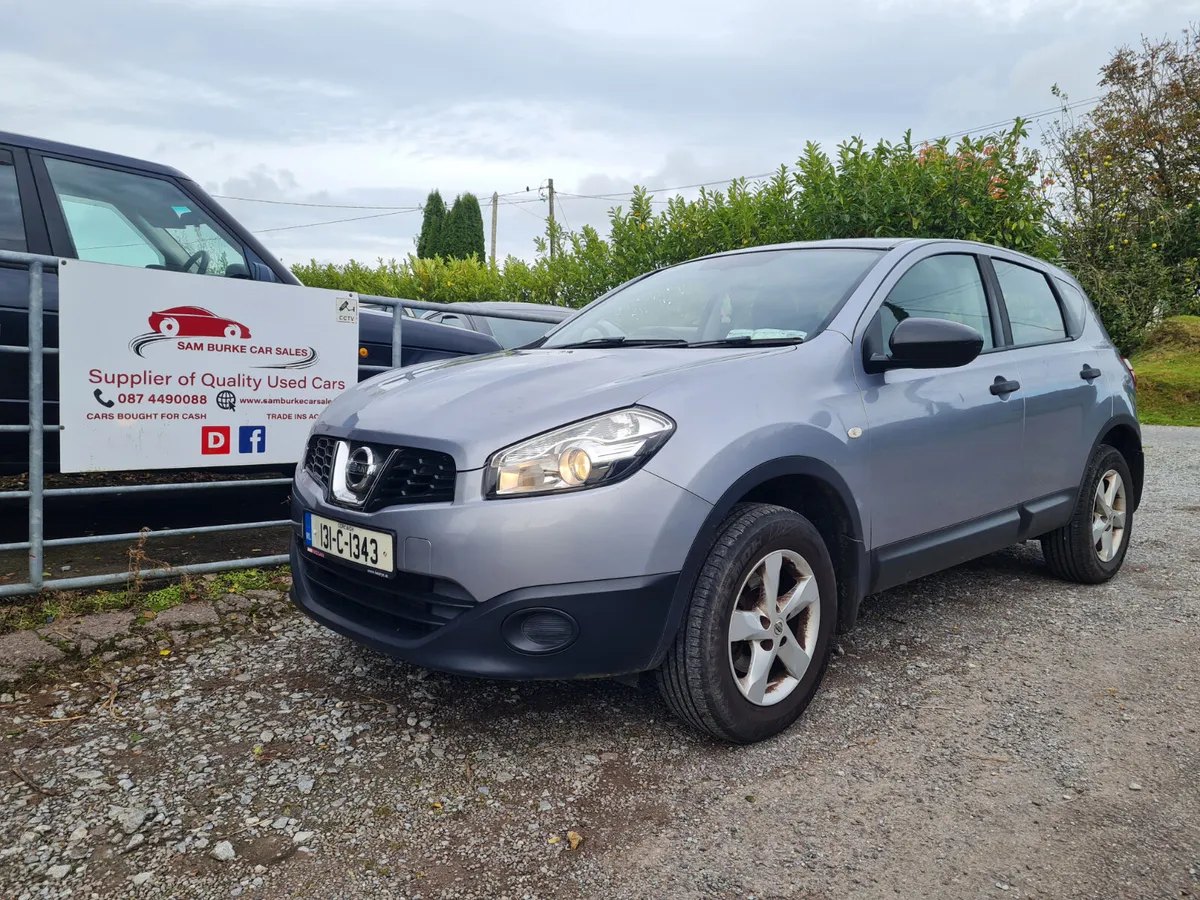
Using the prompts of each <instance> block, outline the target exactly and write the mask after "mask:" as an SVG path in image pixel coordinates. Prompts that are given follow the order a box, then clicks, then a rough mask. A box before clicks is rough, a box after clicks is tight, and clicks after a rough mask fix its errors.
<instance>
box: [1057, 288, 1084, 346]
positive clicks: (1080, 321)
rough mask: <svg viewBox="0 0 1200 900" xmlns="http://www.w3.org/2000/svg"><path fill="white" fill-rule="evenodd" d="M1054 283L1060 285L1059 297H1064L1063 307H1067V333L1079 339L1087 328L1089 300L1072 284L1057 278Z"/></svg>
mask: <svg viewBox="0 0 1200 900" xmlns="http://www.w3.org/2000/svg"><path fill="white" fill-rule="evenodd" d="M1054 281H1055V283H1056V284H1057V285H1058V296H1060V297H1062V300H1063V305H1064V306H1065V307H1066V309H1065V310H1064V312H1065V313H1066V315H1067V331H1068V333H1069V334H1070V335H1071V337H1073V338H1076V337H1079V336H1080V335H1081V334H1083V329H1084V328H1086V327H1087V320H1088V302H1087V298H1086V297H1085V296H1083V291H1081V290H1079V288H1077V287H1075V285H1073V284H1071V282H1069V281H1063V280H1062V279H1061V278H1055V279H1054Z"/></svg>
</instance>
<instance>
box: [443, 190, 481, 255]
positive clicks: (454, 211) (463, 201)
mask: <svg viewBox="0 0 1200 900" xmlns="http://www.w3.org/2000/svg"><path fill="white" fill-rule="evenodd" d="M442 234H443V239H442V253H443V254H444V255H445V256H447V257H449V258H452V259H468V258H470V257H471V256H472V255H474V256H475V257H476V258H478V259H479V260H480V261H483V260H484V259H485V258H486V252H487V251H486V247H485V244H484V242H483V211H482V210H481V209H480V208H479V199H478V198H477V197H476V196H475V195H474V194H460V195H459V196H458V197H456V198H455V200H454V206H452V207H451V208H450V213H449V215H448V216H447V217H446V224H445V226H444V227H443V230H442Z"/></svg>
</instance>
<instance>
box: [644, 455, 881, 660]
mask: <svg viewBox="0 0 1200 900" xmlns="http://www.w3.org/2000/svg"><path fill="white" fill-rule="evenodd" d="M788 475H806V476H810V477H813V478H818V479H820V480H821V481H823V482H825V483H826V484H828V485H829V486H830V487H831V488H832V489H833V491H834V492H835V493H836V494H837V496H838V498H839V499H840V500H841V501H842V504H843V505H844V506H845V507H846V510H847V512H848V514H849V517H850V526H851V529H852V531H853V533H852V534H843V535H842V536H841V538H842V547H841V553H842V554H843V555H844V556H847V557H848V558H849V559H850V560H851V562H852V564H851V565H850V566H848V567H847V568H848V569H849V571H850V573H851V574H850V577H849V578H847V579H845V580H844V581H843V580H842V579H839V583H838V620H839V630H840V631H846V630H848V629H850V628H851V627H852V626H853V625H854V622H855V621H856V620H857V618H858V609H859V605H860V604H861V603H862V598H863V596H864V595H865V588H866V585H867V583H868V581H869V579H870V558H869V555H868V554H867V551H866V543H865V540H864V533H863V526H862V518H861V517H860V516H859V512H858V506H857V504H856V503H855V502H854V495H853V494H852V493H851V491H850V487H849V485H847V484H846V482H845V479H843V478H842V476H841V475H840V474H838V472H837V470H836V469H834V468H833V467H832V466H831V465H829V464H828V463H826V462H823V461H821V460H819V459H814V458H813V457H809V456H786V457H780V458H778V459H773V460H770V461H768V462H765V463H762V464H761V465H758V466H755V467H754V468H753V469H751V470H750V471H749V472H747V473H746V474H745V475H743V476H742V477H741V478H739V479H738V480H737V481H735V482H734V483H733V484H732V485H730V486H729V487H728V488H727V489H726V490H725V493H723V494H722V495H721V497H720V499H718V500H717V502H716V503H715V504H713V508H712V509H711V510H710V511H709V513H708V516H707V518H706V519H705V520H704V524H703V525H702V526H701V527H700V531H699V532H698V533H697V534H696V537H695V539H694V540H693V541H692V547H691V549H690V550H689V551H688V555H687V558H686V559H685V561H684V564H683V569H682V570H681V571H680V573H679V581H678V582H677V583H676V585H675V593H674V596H673V597H672V599H671V606H670V610H669V613H668V616H667V621H666V623H665V626H664V628H663V634H662V636H661V638H660V639H659V643H658V648H657V650H656V651H655V654H654V659H653V664H652V666H651V668H657V667H658V666H659V665H660V664H661V663H662V661H663V659H664V658H665V657H666V654H667V650H668V648H669V647H670V646H671V644H672V643H673V642H674V641H675V634H676V632H677V631H678V630H679V627H680V624H681V623H682V622H683V617H684V614H685V612H686V611H687V607H688V603H689V602H690V600H691V597H692V591H693V590H694V589H695V586H696V578H697V577H698V576H699V575H700V569H701V568H702V567H703V566H704V561H705V559H707V557H708V553H709V550H710V549H711V548H712V545H713V543H714V542H715V541H716V537H717V531H718V529H719V528H720V526H721V523H722V522H723V521H725V517H726V516H728V515H729V511H730V510H731V509H733V507H734V506H735V505H736V504H737V503H738V501H740V500H741V499H742V498H743V497H745V496H746V495H747V494H748V493H750V492H751V491H752V490H754V489H755V488H756V487H759V486H760V485H763V484H766V483H767V482H768V481H772V480H774V479H776V478H781V477H784V476H788ZM830 555H831V556H832V555H834V554H833V553H831V554H830Z"/></svg>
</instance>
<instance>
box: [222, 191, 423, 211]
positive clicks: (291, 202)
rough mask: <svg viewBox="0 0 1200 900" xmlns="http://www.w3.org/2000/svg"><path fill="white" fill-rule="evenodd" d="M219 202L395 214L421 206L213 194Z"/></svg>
mask: <svg viewBox="0 0 1200 900" xmlns="http://www.w3.org/2000/svg"><path fill="white" fill-rule="evenodd" d="M213 196H214V197H216V198H217V199H218V200H240V201H241V202H243V203H270V204H272V205H273V206H304V207H311V208H315V209H386V210H391V211H393V212H411V211H412V210H414V209H420V208H421V207H419V206H356V205H354V204H350V203H303V202H301V201H299V200H265V199H263V198H262V197H231V196H229V195H228V194H213Z"/></svg>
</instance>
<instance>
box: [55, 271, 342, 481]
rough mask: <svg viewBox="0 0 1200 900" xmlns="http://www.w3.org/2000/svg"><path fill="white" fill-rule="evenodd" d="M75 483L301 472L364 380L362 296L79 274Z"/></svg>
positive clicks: (74, 286)
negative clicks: (334, 411) (336, 410)
mask: <svg viewBox="0 0 1200 900" xmlns="http://www.w3.org/2000/svg"><path fill="white" fill-rule="evenodd" d="M59 278H60V309H61V313H62V315H61V319H60V329H61V333H60V351H59V366H60V372H59V374H60V381H61V387H60V394H61V422H62V427H63V431H62V470H63V471H64V472H91V471H105V470H129V469H168V468H193V467H200V466H228V465H263V464H281V463H282V464H289V463H294V462H296V461H297V460H299V458H300V455H301V453H302V451H303V448H304V440H305V437H306V436H307V434H308V432H309V429H310V428H311V426H312V423H313V422H314V421H315V420H316V418H317V416H318V415H319V414H320V412H321V410H323V409H324V408H325V407H326V406H327V405H328V404H329V403H330V402H331V401H332V400H333V398H334V397H336V396H337V395H338V394H340V393H341V392H342V391H344V390H345V389H346V388H347V387H349V386H351V385H352V384H354V383H355V382H356V381H357V380H358V378H357V362H358V360H357V355H356V354H357V347H358V298H357V296H356V295H354V294H347V293H345V292H334V291H326V290H320V289H316V288H296V287H292V286H288V285H278V284H270V283H264V282H256V281H243V280H236V281H235V280H221V281H216V280H213V279H203V278H193V277H189V276H187V275H181V274H179V273H174V272H165V271H158V270H152V269H133V268H129V267H125V266H114V265H103V264H99V263H89V262H77V261H71V262H70V263H69V264H68V263H63V264H62V265H61V268H60V274H59Z"/></svg>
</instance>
